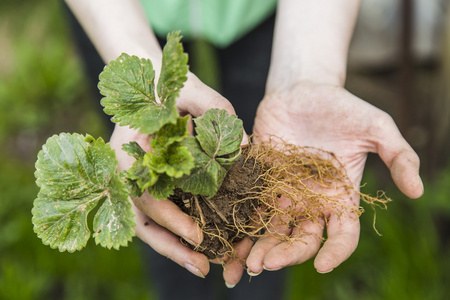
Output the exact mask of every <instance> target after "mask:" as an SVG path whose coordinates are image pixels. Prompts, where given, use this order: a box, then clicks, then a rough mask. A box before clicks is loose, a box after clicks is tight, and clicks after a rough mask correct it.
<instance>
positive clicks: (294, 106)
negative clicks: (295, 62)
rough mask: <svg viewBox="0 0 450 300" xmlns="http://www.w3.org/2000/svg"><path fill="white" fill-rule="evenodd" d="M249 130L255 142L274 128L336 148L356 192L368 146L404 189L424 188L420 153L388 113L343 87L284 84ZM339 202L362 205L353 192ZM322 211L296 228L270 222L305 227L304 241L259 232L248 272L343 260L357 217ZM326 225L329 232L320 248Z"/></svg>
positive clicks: (413, 193) (354, 238)
mask: <svg viewBox="0 0 450 300" xmlns="http://www.w3.org/2000/svg"><path fill="white" fill-rule="evenodd" d="M254 135H255V138H257V142H265V141H266V139H267V137H268V135H275V136H278V137H280V138H282V139H283V140H285V141H286V142H289V143H291V144H296V145H300V146H312V147H316V148H320V149H323V150H326V151H330V152H332V153H334V154H335V155H336V157H337V158H338V159H339V160H340V161H341V163H342V164H343V166H344V168H345V169H346V170H345V171H346V173H347V175H348V177H349V179H350V180H351V182H352V183H353V187H354V188H355V190H356V191H358V190H359V185H360V181H361V178H362V174H363V170H364V165H365V161H366V158H367V153H368V152H374V153H378V154H379V156H380V157H381V159H382V160H383V161H384V162H385V164H386V165H387V166H388V168H389V169H390V171H391V175H392V178H393V180H394V182H395V183H396V185H397V186H398V187H399V189H400V190H401V191H402V192H403V193H404V194H405V195H406V196H408V197H410V198H418V197H420V196H421V195H422V193H423V185H422V182H421V179H420V177H419V174H418V171H419V158H418V156H417V155H416V153H415V152H414V151H413V149H412V148H411V147H410V146H409V145H408V143H407V142H406V141H405V140H404V138H403V137H402V135H401V134H400V132H399V130H398V128H397V126H396V125H395V123H394V121H393V120H392V118H391V117H390V116H389V115H388V114H387V113H385V112H383V111H381V110H379V109H377V108H375V107H374V106H372V105H370V104H368V103H367V102H365V101H363V100H361V99H359V98H357V97H356V96H354V95H352V94H350V93H349V92H347V91H346V90H345V89H343V88H341V87H337V86H332V85H327V84H319V83H313V82H300V83H298V84H296V85H295V86H293V87H292V88H290V89H287V90H283V91H269V92H268V94H266V96H265V98H264V99H263V100H262V102H261V104H260V105H259V108H258V112H257V116H256V119H255V126H254ZM341 201H342V204H344V205H348V206H349V207H353V208H357V207H358V206H359V196H358V195H357V194H356V192H355V193H354V194H353V195H349V196H348V197H344V198H342V199H341ZM323 213H324V216H325V218H326V220H322V221H321V224H317V223H316V224H314V223H312V222H304V224H303V225H302V226H301V228H294V229H290V228H288V227H287V226H284V227H282V228H280V226H279V225H277V224H274V226H275V228H277V230H279V231H280V232H283V233H285V234H287V235H290V234H292V233H298V231H299V230H302V231H305V232H307V233H309V234H308V235H306V237H305V238H304V239H303V241H296V242H293V243H292V244H289V243H287V242H281V241H280V240H278V239H276V238H274V237H269V236H267V237H263V238H261V239H259V240H258V241H257V242H256V243H255V245H254V246H253V247H252V249H251V251H250V253H249V256H248V258H247V261H246V264H247V267H248V269H247V271H248V273H249V274H250V275H257V274H259V273H261V272H262V271H263V269H266V270H278V269H281V268H283V267H286V266H289V265H295V264H300V263H303V262H305V261H306V260H308V259H310V258H312V257H314V256H316V258H315V261H314V266H315V268H316V270H317V271H318V272H319V273H327V272H330V271H332V270H333V269H334V268H336V267H337V266H338V265H339V264H341V263H342V262H343V261H345V260H346V259H347V258H348V257H349V256H350V255H351V254H352V253H353V251H354V250H355V249H356V247H357V244H358V239H359V232H360V225H359V219H358V217H355V214H354V213H348V214H344V215H341V216H339V217H338V216H337V215H336V214H333V213H332V212H330V211H324V212H323ZM325 221H326V222H325ZM325 224H326V230H327V236H328V238H327V240H326V242H325V243H324V245H323V246H322V248H320V246H321V244H322V239H321V238H320V237H321V236H322V235H323V230H324V228H325ZM319 248H320V250H319ZM316 254H317V255H316Z"/></svg>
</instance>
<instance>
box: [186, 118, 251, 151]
mask: <svg viewBox="0 0 450 300" xmlns="http://www.w3.org/2000/svg"><path fill="white" fill-rule="evenodd" d="M194 122H195V125H196V131H197V134H198V135H197V140H198V141H199V143H200V145H201V147H202V149H203V150H204V151H205V152H206V153H207V154H208V155H209V156H210V157H212V158H216V157H221V156H226V155H229V154H232V153H236V151H238V150H239V148H240V145H241V141H242V137H243V127H242V121H241V120H239V119H238V118H237V116H235V115H229V114H228V112H227V111H226V110H223V109H210V110H208V111H207V112H206V113H205V114H204V115H203V116H201V117H198V118H196V119H195V120H194ZM231 158H233V157H230V158H229V159H231Z"/></svg>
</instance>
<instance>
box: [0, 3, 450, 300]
mask: <svg viewBox="0 0 450 300" xmlns="http://www.w3.org/2000/svg"><path fill="white" fill-rule="evenodd" d="M448 29H449V27H448V26H447V30H446V31H444V33H442V37H443V40H444V43H442V45H443V46H442V49H444V50H442V51H441V52H439V56H438V58H436V57H434V59H432V61H431V62H430V61H429V60H427V62H426V63H421V64H417V65H416V64H414V65H413V66H412V67H410V69H409V70H410V72H413V74H414V77H412V78H410V80H412V82H410V87H411V89H413V90H412V91H411V93H410V95H412V96H413V98H414V99H413V101H414V106H415V107H416V108H415V109H414V110H413V111H411V112H410V114H408V115H407V116H406V117H405V116H404V115H403V116H402V113H404V111H401V109H400V110H399V109H398V107H397V106H396V105H392V101H395V99H394V100H392V99H390V100H389V102H387V101H388V99H386V98H389V97H391V96H392V95H397V92H396V91H397V89H398V87H397V85H395V84H394V85H393V84H392V82H394V83H395V78H396V77H395V76H396V74H397V73H398V68H397V67H395V66H394V67H387V68H383V69H382V70H375V71H374V70H373V69H372V71H370V72H367V71H361V69H362V68H360V67H358V66H360V65H358V64H356V63H355V67H353V68H350V74H349V79H348V86H349V89H350V91H353V92H355V93H356V94H357V95H359V96H361V97H363V98H364V99H368V100H371V101H373V103H374V104H375V105H377V106H379V107H381V108H383V109H385V110H387V111H388V112H389V113H391V114H392V115H393V116H394V118H395V119H396V120H399V119H400V120H403V121H402V123H401V124H400V125H402V126H403V127H402V126H401V128H403V130H404V133H405V136H406V137H407V138H408V139H409V140H410V141H411V144H412V145H413V146H414V147H415V148H416V150H417V151H418V153H419V155H420V156H421V158H422V161H423V167H422V170H423V171H422V176H423V178H424V181H425V190H426V193H425V195H424V196H423V197H422V198H420V199H418V200H410V199H407V198H405V197H404V196H402V195H401V193H400V192H399V191H398V190H397V189H396V188H395V186H393V185H392V183H391V181H390V180H389V174H388V172H387V171H386V169H385V167H384V166H383V165H382V163H381V161H380V160H379V159H377V158H376V157H375V156H370V157H369V162H368V167H367V169H366V173H365V177H364V180H363V181H364V182H366V183H367V185H366V186H365V187H364V188H363V191H364V192H366V193H370V194H375V193H376V190H377V189H384V190H386V192H387V194H388V196H390V197H391V198H393V199H394V201H393V202H392V203H390V204H389V208H388V210H387V211H377V229H378V230H379V231H380V232H381V234H382V236H381V237H380V236H378V235H377V234H376V233H375V231H374V230H373V228H372V221H373V212H372V210H371V209H370V207H366V209H367V212H366V213H365V214H363V216H362V218H361V222H362V232H361V240H360V244H359V247H358V249H357V250H356V252H355V253H354V254H353V255H352V256H351V257H350V258H349V259H348V260H347V261H346V262H345V263H344V264H343V265H342V266H340V267H339V268H337V269H336V270H335V271H333V272H331V273H330V274H326V275H320V274H317V273H316V272H315V271H314V268H313V265H312V262H307V263H305V264H303V265H301V266H296V267H291V268H290V269H289V272H290V275H291V276H290V277H289V285H288V286H289V288H288V299H450V287H449V283H450V234H449V232H448V230H449V229H450V200H449V199H448V198H449V197H448V195H450V191H449V187H450V166H449V164H448V160H447V156H448V149H449V148H448V142H449V140H450V137H449V136H448V125H447V122H446V120H448V111H449V110H448V106H449V105H448V103H449V102H450V96H449V95H450V92H449V90H448V83H449V81H450V77H449V72H448V69H449V68H448V65H449V64H450V59H449V51H446V52H445V50H450V49H448V47H447V48H446V44H445V43H448V41H449V39H447V40H445V34H448V31H449V30H448ZM207 50H208V49H207V48H206V46H205V44H204V43H198V48H197V50H196V51H199V52H202V51H207ZM199 56H200V57H207V55H201V53H200V55H199ZM210 65H214V64H210ZM82 66H83V65H82V63H81V58H80V57H79V56H78V54H77V52H76V50H75V47H74V45H73V41H72V39H71V35H70V31H69V29H68V26H67V24H66V22H65V19H64V14H63V13H62V10H61V3H59V2H58V1H36V2H34V1H2V2H1V3H0V143H1V145H2V147H0V299H152V298H154V297H153V293H152V286H151V280H149V279H148V277H147V276H146V273H145V270H144V268H143V267H142V264H141V253H140V249H139V242H137V239H135V240H134V241H135V242H134V243H132V244H131V245H130V246H129V247H128V248H123V249H121V250H120V251H114V250H105V249H103V248H100V247H95V246H94V245H93V242H90V243H89V246H88V247H87V249H86V250H84V251H82V252H79V253H74V254H68V253H59V252H58V251H56V250H52V249H50V248H49V247H46V246H43V245H42V243H41V241H40V240H39V239H38V238H37V237H36V235H35V234H34V232H33V228H32V224H31V208H32V204H33V200H34V198H35V196H36V194H37V187H36V186H35V183H34V174H33V172H34V162H35V159H36V155H37V152H38V151H39V149H40V147H41V145H42V144H43V143H44V142H45V140H46V139H47V138H48V137H49V136H51V135H52V134H55V133H60V132H62V131H65V132H79V133H90V134H92V135H93V136H103V137H105V138H106V139H107V138H108V137H107V136H105V135H106V134H107V132H108V131H107V129H106V128H105V124H104V119H103V118H102V116H101V115H100V114H101V112H99V111H98V109H96V106H95V104H94V101H96V99H95V97H94V95H92V93H90V91H89V88H88V84H89V83H88V82H87V79H86V78H85V76H84V73H83V72H84V70H83V67H82ZM211 72H213V73H214V70H212V71H211V70H198V73H199V74H200V75H199V76H200V77H201V76H202V75H201V74H206V76H209V78H211V77H210V76H211ZM393 78H394V79H393ZM211 84H214V82H211ZM391 98H392V97H391ZM394 98H395V97H394ZM405 119H406V121H405ZM436 132H438V133H439V134H437V133H436Z"/></svg>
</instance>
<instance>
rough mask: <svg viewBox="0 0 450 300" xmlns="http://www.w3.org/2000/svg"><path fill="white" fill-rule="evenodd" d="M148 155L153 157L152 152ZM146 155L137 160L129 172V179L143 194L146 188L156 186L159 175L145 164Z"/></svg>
mask: <svg viewBox="0 0 450 300" xmlns="http://www.w3.org/2000/svg"><path fill="white" fill-rule="evenodd" d="M146 155H151V152H149V153H146ZM146 155H144V156H143V157H142V158H141V159H138V160H136V161H135V162H134V163H133V166H132V167H131V168H130V169H129V170H128V172H127V177H128V178H129V179H130V180H132V181H134V182H135V183H136V184H137V186H138V187H139V189H140V190H141V193H143V192H144V191H145V189H146V188H148V187H150V186H152V185H153V184H155V182H156V181H157V180H158V174H156V172H155V171H154V170H153V169H151V168H150V167H149V166H148V165H145V164H144V157H145V156H146Z"/></svg>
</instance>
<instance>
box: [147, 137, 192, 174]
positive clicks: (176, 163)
mask: <svg viewBox="0 0 450 300" xmlns="http://www.w3.org/2000/svg"><path fill="white" fill-rule="evenodd" d="M143 165H144V166H148V167H149V168H150V169H152V170H154V171H155V172H157V173H160V174H161V173H166V174H167V175H169V176H170V177H175V178H179V177H181V176H183V175H185V174H189V172H190V171H191V169H192V168H193V167H194V158H193V157H192V155H191V152H189V150H188V149H187V148H186V147H185V146H183V145H181V144H180V143H174V144H171V145H169V146H168V147H167V148H166V149H160V151H157V152H149V153H147V154H146V155H145V156H144V162H143Z"/></svg>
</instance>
